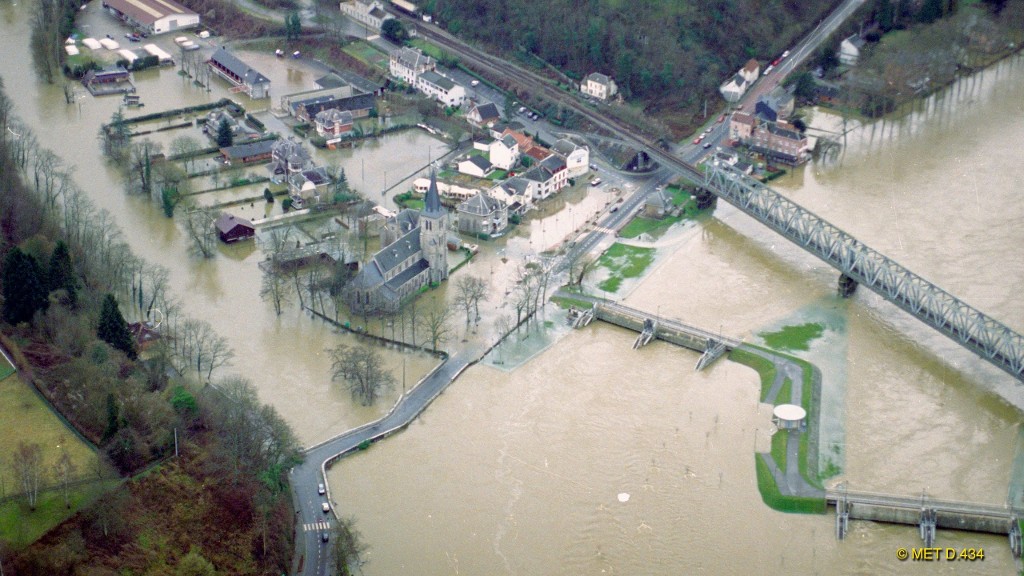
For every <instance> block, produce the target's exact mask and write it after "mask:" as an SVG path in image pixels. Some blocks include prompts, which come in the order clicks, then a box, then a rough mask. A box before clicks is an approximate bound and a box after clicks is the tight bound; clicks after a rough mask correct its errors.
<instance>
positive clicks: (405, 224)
mask: <svg viewBox="0 0 1024 576" xmlns="http://www.w3.org/2000/svg"><path fill="white" fill-rule="evenodd" d="M393 223H394V225H395V226H397V227H398V230H399V231H400V232H401V233H402V234H405V233H406V232H408V231H410V230H412V229H413V228H415V227H417V226H419V225H420V211H419V210H413V209H411V208H406V209H405V210H402V211H401V212H399V213H398V214H395V216H394V219H393Z"/></svg>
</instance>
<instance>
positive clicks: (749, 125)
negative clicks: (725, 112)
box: [729, 112, 756, 142]
mask: <svg viewBox="0 0 1024 576" xmlns="http://www.w3.org/2000/svg"><path fill="white" fill-rule="evenodd" d="M755 124H756V122H755V121H754V117H753V116H752V115H751V114H747V113H745V112H733V115H732V119H731V120H730V121H729V139H731V140H739V141H740V142H746V141H747V140H749V139H750V136H751V134H753V133H754V125H755Z"/></svg>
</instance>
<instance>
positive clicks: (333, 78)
mask: <svg viewBox="0 0 1024 576" xmlns="http://www.w3.org/2000/svg"><path fill="white" fill-rule="evenodd" d="M314 82H316V84H317V86H320V87H321V88H324V89H330V88H341V87H342V86H349V83H348V82H345V80H344V79H343V78H342V77H341V76H338V75H337V74H335V73H334V72H331V73H329V74H326V75H324V76H321V77H320V78H317V79H316V80H315V81H314Z"/></svg>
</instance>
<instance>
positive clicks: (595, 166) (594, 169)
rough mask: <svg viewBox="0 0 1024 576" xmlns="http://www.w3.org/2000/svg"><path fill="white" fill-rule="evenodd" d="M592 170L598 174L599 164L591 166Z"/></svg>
mask: <svg viewBox="0 0 1024 576" xmlns="http://www.w3.org/2000/svg"><path fill="white" fill-rule="evenodd" d="M590 169H591V170H593V171H595V172H597V164H591V165H590Z"/></svg>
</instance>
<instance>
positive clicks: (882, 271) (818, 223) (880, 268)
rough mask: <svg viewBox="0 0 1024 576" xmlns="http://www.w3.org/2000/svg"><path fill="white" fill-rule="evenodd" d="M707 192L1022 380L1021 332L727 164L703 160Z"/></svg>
mask: <svg viewBox="0 0 1024 576" xmlns="http://www.w3.org/2000/svg"><path fill="white" fill-rule="evenodd" d="M704 184H705V187H706V188H707V189H708V191H709V192H711V193H713V194H715V195H716V196H718V197H719V198H721V199H723V200H725V201H726V202H729V203H730V204H732V205H734V206H736V207H737V208H739V209H740V210H742V211H744V212H746V213H747V214H749V215H750V216H753V217H754V218H756V219H757V220H758V221H760V222H762V223H763V224H765V225H766V226H768V227H769V228H771V229H772V230H775V231H776V232H778V233H779V234H781V235H783V236H784V237H785V238H786V239H788V240H790V241H792V242H793V243H795V244H797V245H798V246H800V247H802V248H803V249H805V250H807V251H808V252H810V253H811V254H814V255H815V256H817V257H818V258H821V259H822V260H824V261H825V262H827V263H828V264H831V265H832V266H833V267H834V268H836V269H837V270H839V272H840V273H842V276H841V277H840V290H843V289H844V286H845V288H846V292H847V293H849V292H852V291H853V289H854V288H855V287H856V286H857V284H860V285H863V286H865V287H867V288H870V289H871V290H872V291H874V292H876V293H877V294H878V295H880V296H881V297H883V298H885V299H886V300H888V301H890V302H892V303H893V304H895V305H897V306H899V307H900V308H902V309H903V310H905V311H907V312H909V313H910V314H912V315H914V316H916V317H917V318H918V319H920V320H921V321H923V322H924V323H925V324H928V325H929V326H931V327H932V328H935V329H936V330H938V331H939V332H941V333H943V334H945V335H946V336H948V337H950V338H951V339H953V340H954V341H956V342H957V343H959V344H960V345H962V346H964V347H965V348H967V349H969V350H972V351H973V352H975V353H976V354H978V355H979V356H981V357H982V358H984V359H985V360H988V361H989V362H991V363H992V364H994V365H996V366H998V367H999V368H1001V369H1003V370H1005V371H1006V372H1007V373H1009V374H1011V375H1012V376H1013V377H1015V378H1017V380H1021V381H1024V336H1021V335H1020V334H1018V333H1017V332H1014V331H1013V330H1011V329H1010V328H1009V327H1007V326H1006V325H1004V324H1002V323H1000V322H999V321H997V320H995V319H994V318H991V317H989V316H987V315H985V314H984V313H982V312H981V311H980V310H978V309H976V308H973V307H971V306H970V305H968V304H967V303H965V302H963V301H962V300H960V299H958V298H957V297H955V296H953V295H952V294H950V293H949V292H946V291H945V290H943V289H941V288H939V287H938V286H936V285H934V284H932V283H931V282H929V281H927V280H925V279H924V278H921V277H920V276H918V275H917V274H914V273H913V272H911V271H910V270H907V269H906V268H904V267H903V266H901V265H899V264H898V263H896V262H894V261H893V260H891V259H889V258H887V257H885V256H884V255H882V254H881V253H879V252H877V251H876V250H872V249H871V248H869V247H867V246H865V245H864V244H863V243H861V242H860V241H858V240H857V239H856V238H854V237H853V236H850V235H849V234H847V233H846V232H843V231H842V230H840V229H839V228H836V227H835V226H833V225H832V224H829V223H828V222H826V221H825V220H823V219H821V218H820V217H818V216H817V215H815V214H813V213H812V212H810V211H808V210H806V209H804V208H802V207H801V206H799V205H797V204H795V203H793V202H791V201H790V200H788V199H786V198H785V197H783V196H782V195H780V194H779V193H777V192H775V191H774V190H772V189H771V188H768V187H767V186H765V185H763V184H761V183H760V182H757V181H754V180H752V179H750V178H748V177H746V175H745V174H743V173H741V172H739V171H737V170H734V169H733V168H731V167H729V166H724V165H723V166H713V165H711V163H708V164H706V171H705V173H704Z"/></svg>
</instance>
